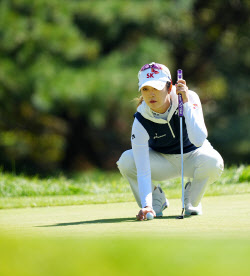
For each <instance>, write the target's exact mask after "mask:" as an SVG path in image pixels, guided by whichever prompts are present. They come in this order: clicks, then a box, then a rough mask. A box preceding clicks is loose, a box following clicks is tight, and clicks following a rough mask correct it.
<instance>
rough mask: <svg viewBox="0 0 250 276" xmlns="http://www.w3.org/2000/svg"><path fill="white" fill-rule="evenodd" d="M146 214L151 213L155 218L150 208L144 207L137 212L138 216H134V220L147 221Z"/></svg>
mask: <svg viewBox="0 0 250 276" xmlns="http://www.w3.org/2000/svg"><path fill="white" fill-rule="evenodd" d="M147 213H152V214H153V215H154V217H156V214H155V211H154V210H153V209H152V208H151V207H148V206H146V207H144V208H142V209H141V210H140V211H139V213H138V215H136V219H137V220H145V219H147Z"/></svg>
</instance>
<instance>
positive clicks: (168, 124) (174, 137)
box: [167, 121, 175, 138]
mask: <svg viewBox="0 0 250 276" xmlns="http://www.w3.org/2000/svg"><path fill="white" fill-rule="evenodd" d="M167 123H168V127H169V129H170V131H171V133H172V136H173V138H175V135H174V132H173V130H172V128H171V125H170V123H169V121H167Z"/></svg>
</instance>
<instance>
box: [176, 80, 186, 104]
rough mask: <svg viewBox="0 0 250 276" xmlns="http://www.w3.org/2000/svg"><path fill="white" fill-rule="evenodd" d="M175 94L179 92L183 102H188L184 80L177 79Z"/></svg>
mask: <svg viewBox="0 0 250 276" xmlns="http://www.w3.org/2000/svg"><path fill="white" fill-rule="evenodd" d="M175 87H176V94H177V95H178V94H181V96H182V101H183V103H186V102H188V87H187V85H186V81H185V80H178V82H177V83H176V84H175Z"/></svg>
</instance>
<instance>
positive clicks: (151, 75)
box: [147, 68, 159, 78]
mask: <svg viewBox="0 0 250 276" xmlns="http://www.w3.org/2000/svg"><path fill="white" fill-rule="evenodd" d="M151 72H153V73H147V78H154V74H159V72H158V71H156V70H155V69H154V68H151Z"/></svg>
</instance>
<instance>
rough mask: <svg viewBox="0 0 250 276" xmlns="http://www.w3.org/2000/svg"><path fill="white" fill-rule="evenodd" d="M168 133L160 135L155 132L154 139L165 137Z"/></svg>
mask: <svg viewBox="0 0 250 276" xmlns="http://www.w3.org/2000/svg"><path fill="white" fill-rule="evenodd" d="M166 135H167V134H163V135H161V136H158V134H157V133H155V136H154V139H159V138H162V137H165V136H166Z"/></svg>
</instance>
